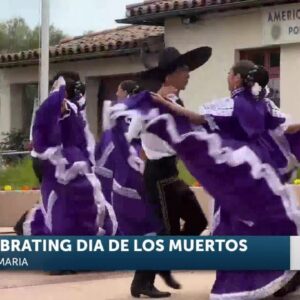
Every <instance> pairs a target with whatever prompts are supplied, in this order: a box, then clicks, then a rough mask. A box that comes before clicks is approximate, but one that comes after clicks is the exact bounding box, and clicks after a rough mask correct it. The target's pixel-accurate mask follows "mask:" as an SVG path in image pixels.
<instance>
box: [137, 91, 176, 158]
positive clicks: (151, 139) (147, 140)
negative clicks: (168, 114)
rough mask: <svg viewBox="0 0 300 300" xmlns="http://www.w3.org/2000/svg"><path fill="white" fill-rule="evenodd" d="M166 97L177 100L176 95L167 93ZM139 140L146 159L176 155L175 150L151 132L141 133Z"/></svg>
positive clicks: (174, 101)
mask: <svg viewBox="0 0 300 300" xmlns="http://www.w3.org/2000/svg"><path fill="white" fill-rule="evenodd" d="M168 98H169V99H170V100H171V101H172V102H173V103H176V101H177V100H178V97H177V96H176V95H169V96H168ZM141 141H142V147H143V150H144V152H145V154H146V156H147V158H148V159H151V160H158V159H161V158H164V157H170V156H174V155H176V152H175V151H174V150H173V148H172V147H171V146H170V145H169V144H168V143H167V142H165V141H164V140H162V139H160V138H159V137H157V136H156V135H154V134H152V133H148V132H147V133H142V134H141Z"/></svg>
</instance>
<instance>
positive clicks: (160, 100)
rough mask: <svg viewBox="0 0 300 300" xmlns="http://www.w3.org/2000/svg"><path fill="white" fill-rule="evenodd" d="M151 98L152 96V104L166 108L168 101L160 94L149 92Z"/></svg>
mask: <svg viewBox="0 0 300 300" xmlns="http://www.w3.org/2000/svg"><path fill="white" fill-rule="evenodd" d="M151 96H152V99H153V101H154V102H157V103H160V104H163V105H166V106H167V103H168V102H170V100H168V99H166V98H164V97H163V96H162V95H160V94H156V93H152V92H151Z"/></svg>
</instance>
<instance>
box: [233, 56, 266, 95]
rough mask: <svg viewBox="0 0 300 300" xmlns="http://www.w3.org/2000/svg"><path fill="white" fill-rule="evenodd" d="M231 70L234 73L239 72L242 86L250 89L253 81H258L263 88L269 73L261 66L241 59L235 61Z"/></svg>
mask: <svg viewBox="0 0 300 300" xmlns="http://www.w3.org/2000/svg"><path fill="white" fill-rule="evenodd" d="M232 71H233V73H234V75H237V74H240V76H241V78H242V81H243V86H244V87H245V88H249V89H251V88H252V87H253V86H254V84H255V83H258V84H259V85H260V86H261V87H262V89H264V88H265V87H266V86H267V84H268V82H269V73H268V71H267V70H266V69H265V68H264V67H263V66H258V65H255V64H254V63H253V62H252V61H250V60H241V61H239V62H237V63H236V64H235V65H234V66H233V67H232Z"/></svg>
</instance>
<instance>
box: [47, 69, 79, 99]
mask: <svg viewBox="0 0 300 300" xmlns="http://www.w3.org/2000/svg"><path fill="white" fill-rule="evenodd" d="M61 76H62V77H63V78H64V80H65V82H66V92H67V97H68V99H69V100H74V99H75V98H76V97H77V96H78V95H79V94H82V95H84V94H85V86H84V84H83V83H82V82H81V81H80V76H79V74H78V73H76V72H69V71H62V72H58V73H57V74H56V75H55V76H54V77H53V79H52V81H51V85H53V83H54V82H55V81H56V80H57V79H58V78H59V77H61ZM77 100H78V99H77Z"/></svg>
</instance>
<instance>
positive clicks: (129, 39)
mask: <svg viewBox="0 0 300 300" xmlns="http://www.w3.org/2000/svg"><path fill="white" fill-rule="evenodd" d="M163 34H164V28H163V27H160V26H143V25H138V26H137V25H135V26H123V27H119V28H116V29H110V30H105V31H101V32H96V33H91V34H88V35H83V36H79V37H74V38H70V39H65V40H62V41H61V42H60V43H59V44H58V45H56V46H53V47H50V49H49V57H50V61H65V60H80V59H86V58H88V57H90V58H95V57H101V56H106V57H107V56H118V55H121V54H122V53H126V51H127V53H128V52H130V51H131V50H135V49H136V50H138V49H140V47H141V46H142V45H143V44H145V43H146V44H147V40H148V38H150V37H161V38H162V40H163ZM39 56H40V49H34V50H28V51H22V52H19V53H8V54H2V55H0V68H1V67H2V68H3V67H9V66H14V65H16V66H19V65H27V64H37V63H38V59H39Z"/></svg>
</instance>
